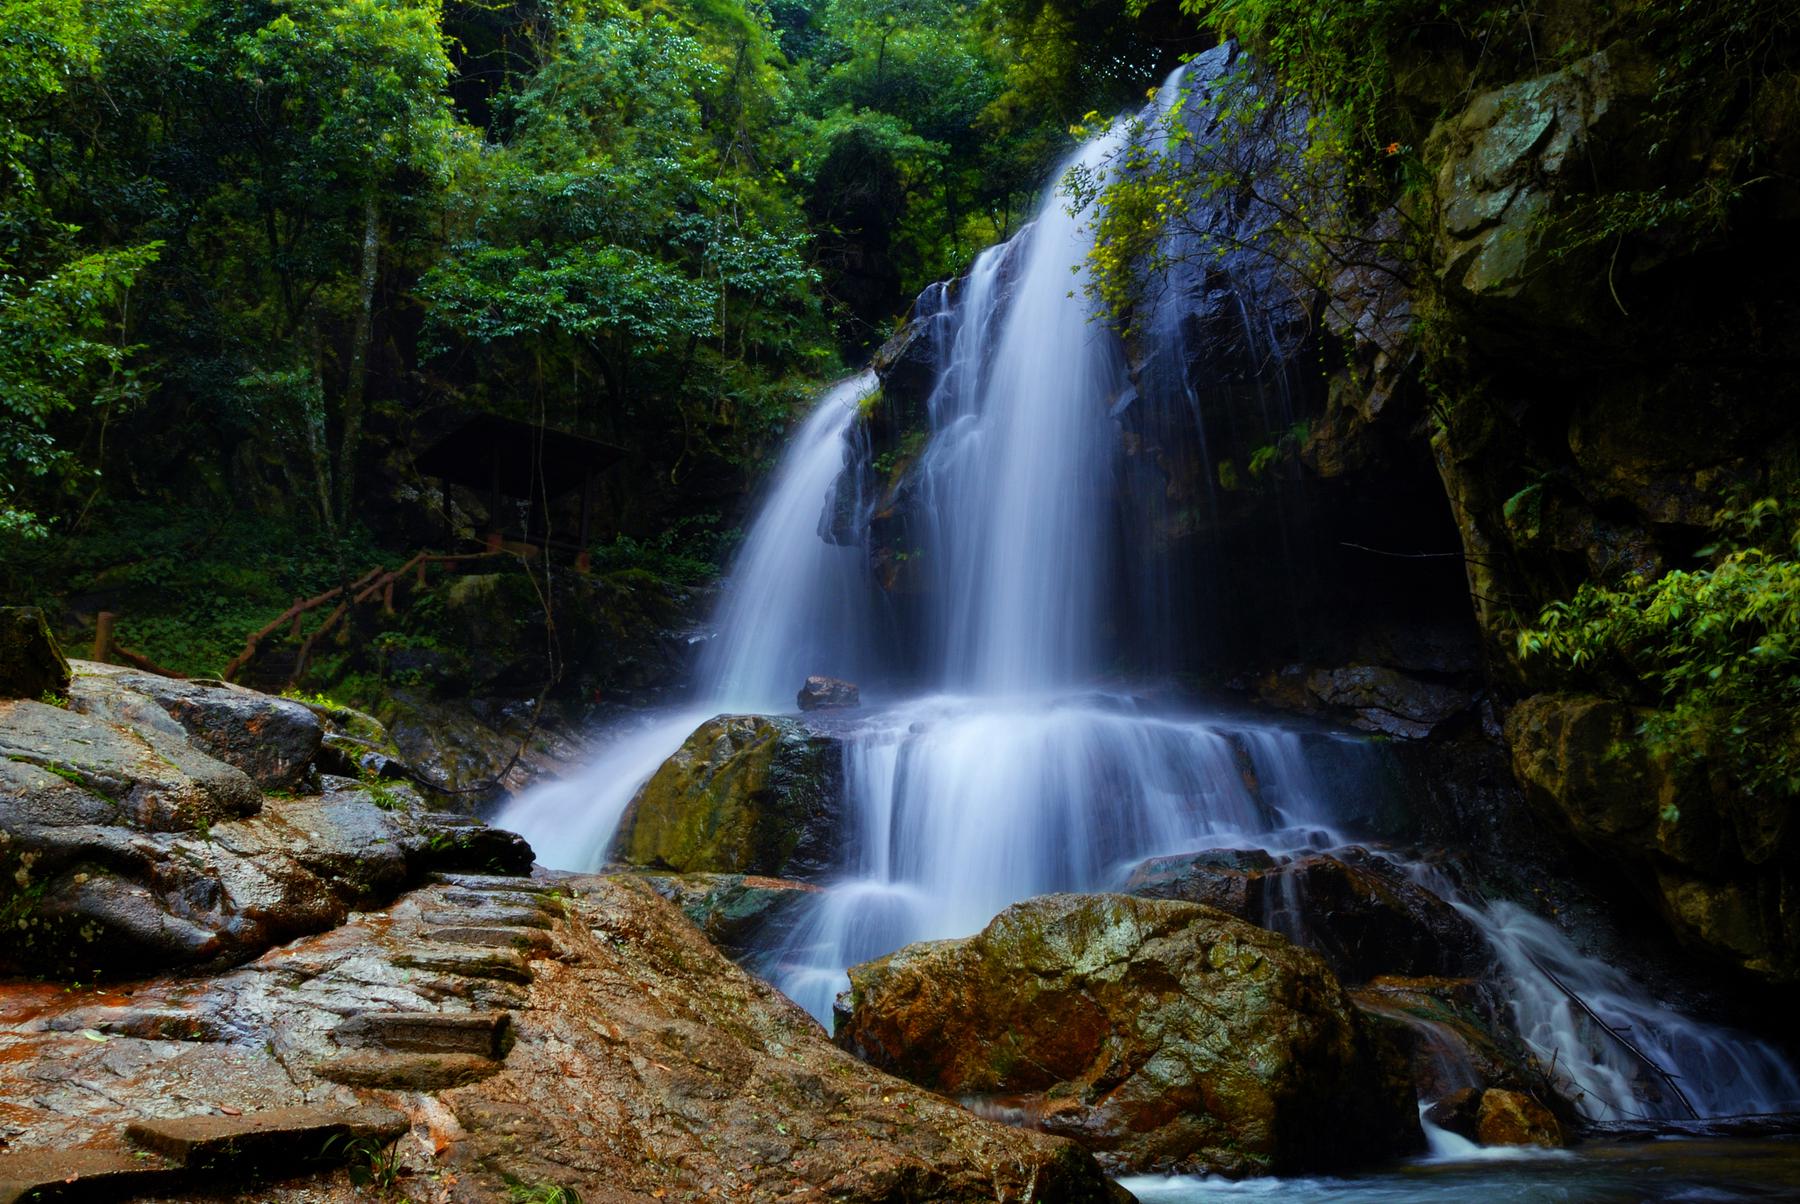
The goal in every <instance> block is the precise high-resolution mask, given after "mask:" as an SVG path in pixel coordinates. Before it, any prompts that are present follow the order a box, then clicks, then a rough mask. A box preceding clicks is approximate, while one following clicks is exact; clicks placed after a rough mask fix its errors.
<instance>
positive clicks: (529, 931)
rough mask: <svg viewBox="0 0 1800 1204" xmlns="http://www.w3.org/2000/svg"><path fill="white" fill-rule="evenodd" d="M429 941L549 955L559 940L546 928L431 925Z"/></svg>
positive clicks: (424, 935)
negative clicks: (437, 926) (442, 926)
mask: <svg viewBox="0 0 1800 1204" xmlns="http://www.w3.org/2000/svg"><path fill="white" fill-rule="evenodd" d="M420 935H422V936H423V937H424V938H425V939H426V940H428V941H442V942H444V943H445V944H450V945H478V946H482V947H484V948H489V949H518V950H521V951H523V952H526V953H532V954H538V955H542V954H546V953H549V952H550V951H551V950H552V949H554V948H556V942H554V941H552V940H551V939H550V934H549V933H548V932H545V931H544V930H543V929H542V928H489V927H482V926H476V925H463V926H458V927H454V928H427V929H426V930H425V931H424V932H423V933H421V934H420Z"/></svg>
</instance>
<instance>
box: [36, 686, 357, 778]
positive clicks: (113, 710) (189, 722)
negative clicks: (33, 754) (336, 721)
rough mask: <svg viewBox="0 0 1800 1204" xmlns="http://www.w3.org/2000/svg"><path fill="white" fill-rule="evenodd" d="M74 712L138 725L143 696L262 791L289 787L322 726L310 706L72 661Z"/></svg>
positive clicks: (310, 755)
mask: <svg viewBox="0 0 1800 1204" xmlns="http://www.w3.org/2000/svg"><path fill="white" fill-rule="evenodd" d="M76 665H77V668H78V669H79V673H78V675H77V676H76V678H75V681H74V685H73V686H72V688H71V690H70V694H69V706H70V708H71V709H73V710H76V711H80V712H82V713H83V714H87V715H95V716H98V717H100V718H102V719H108V718H111V719H117V720H121V721H123V722H124V723H126V724H127V725H130V724H132V723H137V722H142V721H143V719H144V713H143V703H144V700H145V699H146V698H147V699H149V700H150V701H151V702H153V703H155V704H156V705H157V706H159V707H161V708H162V709H163V710H164V711H165V712H166V713H167V714H168V716H169V718H171V719H173V720H174V721H175V722H176V723H177V724H179V725H180V727H181V730H182V731H183V732H184V733H185V734H186V736H187V738H188V741H189V742H190V743H191V744H193V746H194V747H195V748H197V749H199V750H200V751H201V752H203V753H205V754H206V755H207V756H209V757H212V758H214V759H216V760H219V761H223V762H224V763H225V764H227V765H232V766H235V767H237V768H238V769H241V770H243V771H244V772H245V773H247V774H249V775H250V779H251V780H252V781H254V782H255V783H256V784H257V785H258V786H260V787H261V788H262V789H264V790H292V789H293V788H294V787H295V786H297V785H299V784H300V781H301V779H302V778H303V777H304V776H305V774H306V771H307V769H308V767H309V766H310V765H311V764H312V760H313V758H314V757H315V756H316V755H317V754H318V751H319V745H320V742H321V740H322V739H323V736H324V727H323V725H322V724H321V723H320V722H319V719H318V716H316V715H314V714H313V712H312V711H311V710H310V709H308V708H307V707H305V706H303V705H301V704H300V703H298V702H294V701H293V700H291V699H287V698H277V697H274V696H273V695H269V694H264V693H261V692H260V691H257V690H247V689H245V688H244V687H242V686H234V685H231V684H229V683H227V682H222V681H211V680H205V679H191V680H182V679H179V678H173V677H162V676H159V675H158V674H155V673H140V672H137V671H135V670H129V669H120V668H117V667H116V666H113V665H104V664H98V663H95V662H92V661H77V662H76Z"/></svg>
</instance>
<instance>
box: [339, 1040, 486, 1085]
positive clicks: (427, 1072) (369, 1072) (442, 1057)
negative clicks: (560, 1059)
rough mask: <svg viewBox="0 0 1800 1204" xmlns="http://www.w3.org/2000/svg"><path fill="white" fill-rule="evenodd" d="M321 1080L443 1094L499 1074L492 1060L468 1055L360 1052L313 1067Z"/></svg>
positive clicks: (344, 1055) (477, 1055) (476, 1055)
mask: <svg viewBox="0 0 1800 1204" xmlns="http://www.w3.org/2000/svg"><path fill="white" fill-rule="evenodd" d="M313 1069H314V1071H316V1072H317V1073H318V1075H319V1077H320V1078H323V1079H329V1080H331V1081H332V1082H334V1083H342V1084H344V1085H345V1086H346V1087H375V1088H380V1089H383V1090H388V1091H444V1090H447V1089H448V1088H451V1087H463V1086H467V1085H468V1084H470V1083H479V1082H480V1081H481V1080H482V1079H485V1078H488V1077H490V1076H492V1075H495V1074H498V1073H499V1072H500V1069H501V1064H500V1063H499V1062H498V1061H496V1060H495V1059H493V1058H484V1057H481V1056H480V1055H479V1054H467V1053H380V1052H376V1051H374V1050H357V1051H355V1052H353V1053H347V1054H343V1055H342V1056H340V1057H336V1058H333V1059H331V1060H330V1061H328V1062H321V1063H320V1064H319V1065H317V1066H315V1067H313Z"/></svg>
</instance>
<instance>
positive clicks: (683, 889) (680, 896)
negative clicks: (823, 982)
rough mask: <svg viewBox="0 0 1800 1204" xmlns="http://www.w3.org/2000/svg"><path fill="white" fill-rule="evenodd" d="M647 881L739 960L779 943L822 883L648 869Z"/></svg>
mask: <svg viewBox="0 0 1800 1204" xmlns="http://www.w3.org/2000/svg"><path fill="white" fill-rule="evenodd" d="M644 881H645V882H647V883H649V884H650V888H651V889H652V890H654V891H655V892H656V893H657V894H659V895H661V896H662V897H663V898H665V899H667V900H669V901H670V902H672V903H674V904H675V905H676V906H677V907H679V908H681V911H682V914H683V915H685V916H687V918H688V919H689V920H691V921H693V923H694V925H695V926H696V927H697V928H699V929H700V931H701V932H703V933H705V934H706V939H707V940H709V941H711V942H712V943H713V944H714V945H716V946H718V948H719V949H720V951H721V952H723V953H724V954H725V955H726V956H727V957H730V958H731V959H732V960H734V961H740V962H741V961H744V960H745V959H746V958H752V957H754V956H755V955H756V954H757V953H758V952H761V951H763V950H767V949H770V948H774V947H777V946H779V944H780V937H781V935H782V934H783V933H785V932H786V931H788V930H789V929H791V927H792V925H793V924H794V922H795V921H796V920H798V919H799V917H800V913H801V911H802V909H803V908H804V907H805V905H806V903H807V901H808V900H809V899H811V898H812V897H814V896H815V895H817V894H818V893H819V891H820V889H821V888H820V887H818V886H815V885H813V884H812V883H809V882H796V881H794V880H792V879H790V878H762V877H758V876H757V875H755V874H680V875H673V874H646V875H644Z"/></svg>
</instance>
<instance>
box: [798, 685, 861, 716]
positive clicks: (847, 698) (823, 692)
mask: <svg viewBox="0 0 1800 1204" xmlns="http://www.w3.org/2000/svg"><path fill="white" fill-rule="evenodd" d="M799 703H800V709H801V710H803V711H845V710H849V709H850V708H852V707H859V706H861V705H862V691H861V690H859V689H857V688H856V685H855V683H854V682H848V681H843V680H840V679H839V678H836V677H809V678H807V679H806V684H805V685H803V686H801V687H800V695H799Z"/></svg>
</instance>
